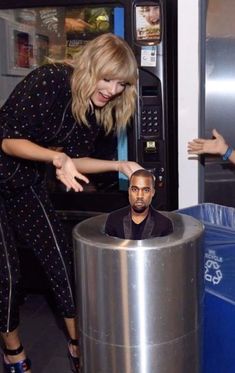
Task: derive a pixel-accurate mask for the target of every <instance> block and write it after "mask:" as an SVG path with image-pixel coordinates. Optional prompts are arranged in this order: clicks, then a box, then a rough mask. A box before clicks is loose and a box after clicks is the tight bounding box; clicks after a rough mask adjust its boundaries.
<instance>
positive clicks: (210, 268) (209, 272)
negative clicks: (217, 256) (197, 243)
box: [205, 259, 223, 285]
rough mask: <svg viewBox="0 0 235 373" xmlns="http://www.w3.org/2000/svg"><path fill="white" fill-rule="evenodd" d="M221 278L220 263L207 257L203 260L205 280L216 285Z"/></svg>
mask: <svg viewBox="0 0 235 373" xmlns="http://www.w3.org/2000/svg"><path fill="white" fill-rule="evenodd" d="M222 278H223V274H222V271H221V269H220V265H219V263H218V262H216V261H215V260H211V259H207V261H206V262H205V280H206V281H208V282H212V283H213V285H218V284H219V283H220V281H221V280H222Z"/></svg>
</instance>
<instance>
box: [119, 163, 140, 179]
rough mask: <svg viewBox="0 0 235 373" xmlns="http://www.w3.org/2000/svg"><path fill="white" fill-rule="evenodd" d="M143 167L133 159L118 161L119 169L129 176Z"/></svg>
mask: <svg viewBox="0 0 235 373" xmlns="http://www.w3.org/2000/svg"><path fill="white" fill-rule="evenodd" d="M141 168H142V169H143V167H142V166H140V165H139V164H138V163H136V162H132V161H118V171H119V172H121V173H122V174H124V175H126V176H127V177H128V178H130V176H131V174H133V172H135V171H137V170H139V169H141Z"/></svg>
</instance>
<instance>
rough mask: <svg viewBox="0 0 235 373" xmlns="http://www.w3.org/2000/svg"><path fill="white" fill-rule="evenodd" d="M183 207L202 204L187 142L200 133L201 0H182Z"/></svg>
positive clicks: (180, 118)
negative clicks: (199, 200) (199, 199)
mask: <svg viewBox="0 0 235 373" xmlns="http://www.w3.org/2000/svg"><path fill="white" fill-rule="evenodd" d="M178 100H179V104H178V123H179V208H183V207H187V206H192V205H195V204H198V161H197V160H196V159H194V160H193V159H189V156H188V154H187V142H188V141H189V140H191V139H193V138H196V137H198V127H199V125H198V122H199V0H178Z"/></svg>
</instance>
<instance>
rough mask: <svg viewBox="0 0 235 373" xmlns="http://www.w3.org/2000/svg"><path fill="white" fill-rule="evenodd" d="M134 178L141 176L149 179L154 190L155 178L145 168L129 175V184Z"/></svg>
mask: <svg viewBox="0 0 235 373" xmlns="http://www.w3.org/2000/svg"><path fill="white" fill-rule="evenodd" d="M134 176H142V177H146V178H149V179H151V180H152V184H153V188H155V176H154V175H153V174H152V172H150V171H148V170H146V169H145V168H140V169H139V170H136V171H135V172H133V173H132V174H131V177H130V182H131V179H132V178H133V177H134Z"/></svg>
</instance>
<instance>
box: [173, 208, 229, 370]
mask: <svg viewBox="0 0 235 373" xmlns="http://www.w3.org/2000/svg"><path fill="white" fill-rule="evenodd" d="M178 212H179V213H182V214H186V215H190V216H192V217H194V218H196V219H198V220H200V221H201V222H202V223H203V224H204V226H205V232H204V238H203V247H204V266H205V268H204V270H205V272H204V273H205V276H204V278H205V302H204V340H203V368H202V370H203V373H234V372H235V208H232V207H226V206H221V205H217V204H213V203H202V204H199V205H197V206H192V207H188V208H185V209H180V210H178Z"/></svg>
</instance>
